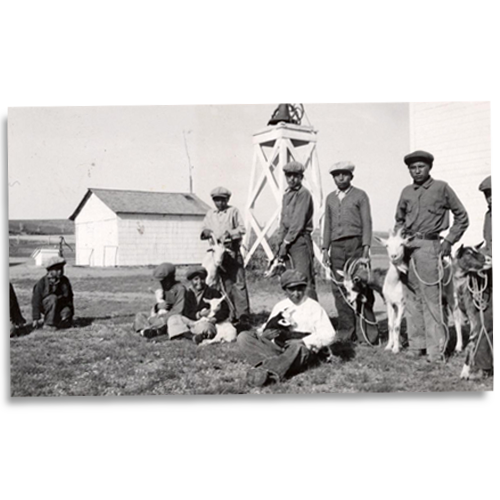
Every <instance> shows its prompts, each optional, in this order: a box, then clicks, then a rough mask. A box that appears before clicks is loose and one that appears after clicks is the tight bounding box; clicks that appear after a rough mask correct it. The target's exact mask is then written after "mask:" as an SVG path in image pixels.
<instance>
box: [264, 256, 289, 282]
mask: <svg viewBox="0 0 500 500" xmlns="http://www.w3.org/2000/svg"><path fill="white" fill-rule="evenodd" d="M285 271H286V265H285V263H284V261H283V260H282V259H280V258H279V257H273V258H272V259H271V260H270V261H269V265H268V266H267V270H266V272H265V273H264V278H274V277H275V276H281V275H282V274H283V273H284V272H285Z"/></svg>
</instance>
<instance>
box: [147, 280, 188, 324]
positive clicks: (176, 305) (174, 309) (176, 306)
mask: <svg viewBox="0 0 500 500" xmlns="http://www.w3.org/2000/svg"><path fill="white" fill-rule="evenodd" d="M163 300H164V301H165V302H166V310H167V313H168V316H173V315H174V314H182V311H183V310H184V305H185V301H186V287H185V286H184V285H183V284H182V283H179V282H178V281H176V282H175V283H174V284H173V285H172V286H171V287H170V289H169V290H163ZM151 312H152V313H154V314H156V313H157V312H158V304H155V305H154V306H153V310H152V311H151Z"/></svg>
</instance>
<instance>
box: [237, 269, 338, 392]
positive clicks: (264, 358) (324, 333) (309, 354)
mask: <svg viewBox="0 0 500 500" xmlns="http://www.w3.org/2000/svg"><path fill="white" fill-rule="evenodd" d="M281 287H282V288H283V290H284V291H285V294H286V296H287V298H286V299H284V300H282V301H281V302H278V303H277V304H276V305H275V306H274V308H273V310H272V312H271V315H270V316H269V319H272V318H274V317H276V316H277V315H278V314H279V313H285V314H286V316H287V317H288V318H291V320H292V325H291V327H290V330H291V332H302V333H303V338H301V339H297V338H292V337H293V335H290V339H289V340H287V341H286V342H285V344H284V346H282V345H279V343H276V342H274V341H273V339H272V338H270V336H269V334H268V333H267V332H266V331H264V332H263V333H262V334H259V333H257V332H255V331H249V332H242V333H240V335H239V336H238V339H237V344H238V347H239V350H240V353H241V354H242V356H243V357H244V358H245V359H246V360H247V361H248V362H249V363H250V364H251V365H252V366H253V368H251V369H250V370H249V371H248V372H247V383H248V384H249V385H252V386H258V387H261V386H264V385H266V384H269V383H272V382H280V381H281V380H283V379H284V378H285V377H290V376H292V375H295V374H297V373H299V372H301V371H304V370H305V369H307V368H308V367H309V366H310V365H311V364H313V363H314V362H316V361H317V360H318V357H317V353H318V351H319V350H320V349H321V348H323V347H326V346H329V345H330V344H332V342H333V340H334V338H335V330H334V328H333V326H332V324H331V322H330V319H329V318H328V315H327V314H326V311H325V310H324V309H323V307H321V306H320V304H319V303H318V302H317V301H315V300H313V299H311V298H310V297H309V296H307V295H306V293H305V292H306V288H307V277H306V276H305V275H304V274H303V273H301V272H299V271H296V270H293V269H290V270H288V271H285V272H284V273H283V275H282V276H281Z"/></svg>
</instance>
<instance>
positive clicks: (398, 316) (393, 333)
mask: <svg viewBox="0 0 500 500" xmlns="http://www.w3.org/2000/svg"><path fill="white" fill-rule="evenodd" d="M375 238H376V239H377V240H378V241H379V242H380V243H382V245H384V246H385V247H386V249H387V254H388V256H389V269H388V270H387V274H386V275H385V280H384V285H383V287H382V293H383V294H384V299H385V303H386V306H387V322H388V327H389V342H388V343H387V346H386V347H385V349H386V350H391V351H392V352H393V353H398V352H399V349H400V346H401V342H400V333H401V321H402V319H403V313H404V310H405V294H404V289H403V283H402V281H401V274H407V273H408V264H407V263H406V262H405V261H404V250H405V246H406V245H408V243H409V241H410V239H409V238H403V236H401V230H398V231H397V232H396V233H394V231H392V230H390V231H389V238H387V239H385V238H379V237H378V236H376V237H375Z"/></svg>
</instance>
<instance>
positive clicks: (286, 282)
mask: <svg viewBox="0 0 500 500" xmlns="http://www.w3.org/2000/svg"><path fill="white" fill-rule="evenodd" d="M280 283H281V288H289V287H291V286H299V285H307V278H306V275H305V274H304V273H301V272H300V271H297V270H295V269H288V270H287V271H285V272H284V273H283V274H282V275H281V280H280Z"/></svg>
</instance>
